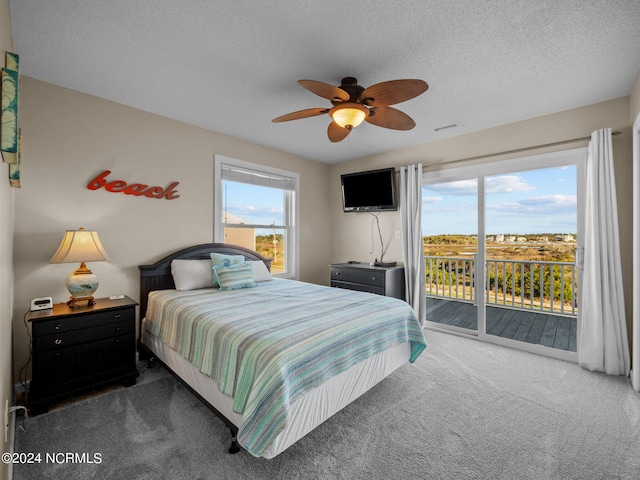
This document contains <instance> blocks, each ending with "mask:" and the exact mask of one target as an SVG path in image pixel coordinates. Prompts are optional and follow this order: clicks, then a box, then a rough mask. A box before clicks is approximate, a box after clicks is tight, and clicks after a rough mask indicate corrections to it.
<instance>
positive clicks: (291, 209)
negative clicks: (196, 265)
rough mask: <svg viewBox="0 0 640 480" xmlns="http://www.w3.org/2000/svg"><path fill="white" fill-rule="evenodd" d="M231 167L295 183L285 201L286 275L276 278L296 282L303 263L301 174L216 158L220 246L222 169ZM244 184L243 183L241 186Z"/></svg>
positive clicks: (216, 227)
mask: <svg viewBox="0 0 640 480" xmlns="http://www.w3.org/2000/svg"><path fill="white" fill-rule="evenodd" d="M223 165H229V166H231V167H237V168H239V169H242V168H244V169H248V170H252V171H255V172H258V173H264V174H266V175H276V176H279V177H286V178H288V179H291V180H293V184H294V187H293V189H292V190H284V189H283V198H284V205H283V207H284V212H283V217H284V223H285V231H286V239H287V241H286V245H285V255H286V261H285V271H284V273H278V274H274V276H276V277H280V278H293V279H297V278H298V277H299V270H300V262H299V252H300V248H299V245H298V239H299V224H300V222H299V211H300V209H299V202H300V194H299V188H300V174H299V173H296V172H291V171H289V170H283V169H279V168H275V167H268V166H266V165H261V164H258V163H253V162H248V161H246V160H239V159H237V158H232V157H227V156H225V155H219V154H215V155H214V180H213V181H214V183H213V186H214V188H213V239H214V241H215V242H218V243H225V242H224V222H223V218H222V217H223V216H222V209H223V199H222V181H223V178H222V166H223ZM238 183H242V182H238Z"/></svg>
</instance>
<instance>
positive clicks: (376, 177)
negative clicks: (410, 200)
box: [340, 168, 398, 212]
mask: <svg viewBox="0 0 640 480" xmlns="http://www.w3.org/2000/svg"><path fill="white" fill-rule="evenodd" d="M340 180H341V182H342V207H343V209H344V211H345V212H383V211H394V210H397V209H398V201H397V198H396V169H395V168H383V169H380V170H369V171H366V172H357V173H345V174H343V175H341V177H340Z"/></svg>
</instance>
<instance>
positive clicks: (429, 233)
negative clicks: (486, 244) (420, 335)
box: [422, 178, 478, 333]
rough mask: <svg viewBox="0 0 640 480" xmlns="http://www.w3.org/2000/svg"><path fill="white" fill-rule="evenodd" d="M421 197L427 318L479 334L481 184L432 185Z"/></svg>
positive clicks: (448, 182) (449, 327) (458, 182)
mask: <svg viewBox="0 0 640 480" xmlns="http://www.w3.org/2000/svg"><path fill="white" fill-rule="evenodd" d="M422 198H423V204H422V211H423V216H424V219H423V222H422V225H423V232H422V234H423V239H424V253H425V267H426V272H425V273H426V294H427V319H433V321H435V322H438V323H439V324H441V325H445V326H446V327H447V328H448V329H450V330H459V331H462V332H471V333H477V331H478V313H477V308H478V304H477V292H478V290H477V285H476V280H477V274H476V262H477V254H478V230H477V228H478V220H477V219H478V184H477V180H476V179H474V178H470V179H465V180H455V181H444V182H438V183H433V184H428V185H425V186H424V188H423V194H422Z"/></svg>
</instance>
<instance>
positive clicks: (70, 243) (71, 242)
mask: <svg viewBox="0 0 640 480" xmlns="http://www.w3.org/2000/svg"><path fill="white" fill-rule="evenodd" d="M109 260H110V259H109V255H107V252H105V251H104V247H103V246H102V243H101V242H100V238H99V237H98V232H95V231H91V230H85V229H84V228H80V229H78V230H67V231H66V233H65V234H64V238H63V239H62V241H61V242H60V246H59V247H58V251H56V253H54V255H53V257H51V260H50V262H51V263H76V262H107V261H109Z"/></svg>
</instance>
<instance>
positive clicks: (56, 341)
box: [53, 338, 62, 345]
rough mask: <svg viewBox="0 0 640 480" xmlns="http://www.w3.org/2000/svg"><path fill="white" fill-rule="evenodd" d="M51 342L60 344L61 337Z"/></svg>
mask: <svg viewBox="0 0 640 480" xmlns="http://www.w3.org/2000/svg"><path fill="white" fill-rule="evenodd" d="M53 343H55V344H56V345H62V339H61V338H56V339H55V341H54V342H53Z"/></svg>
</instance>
